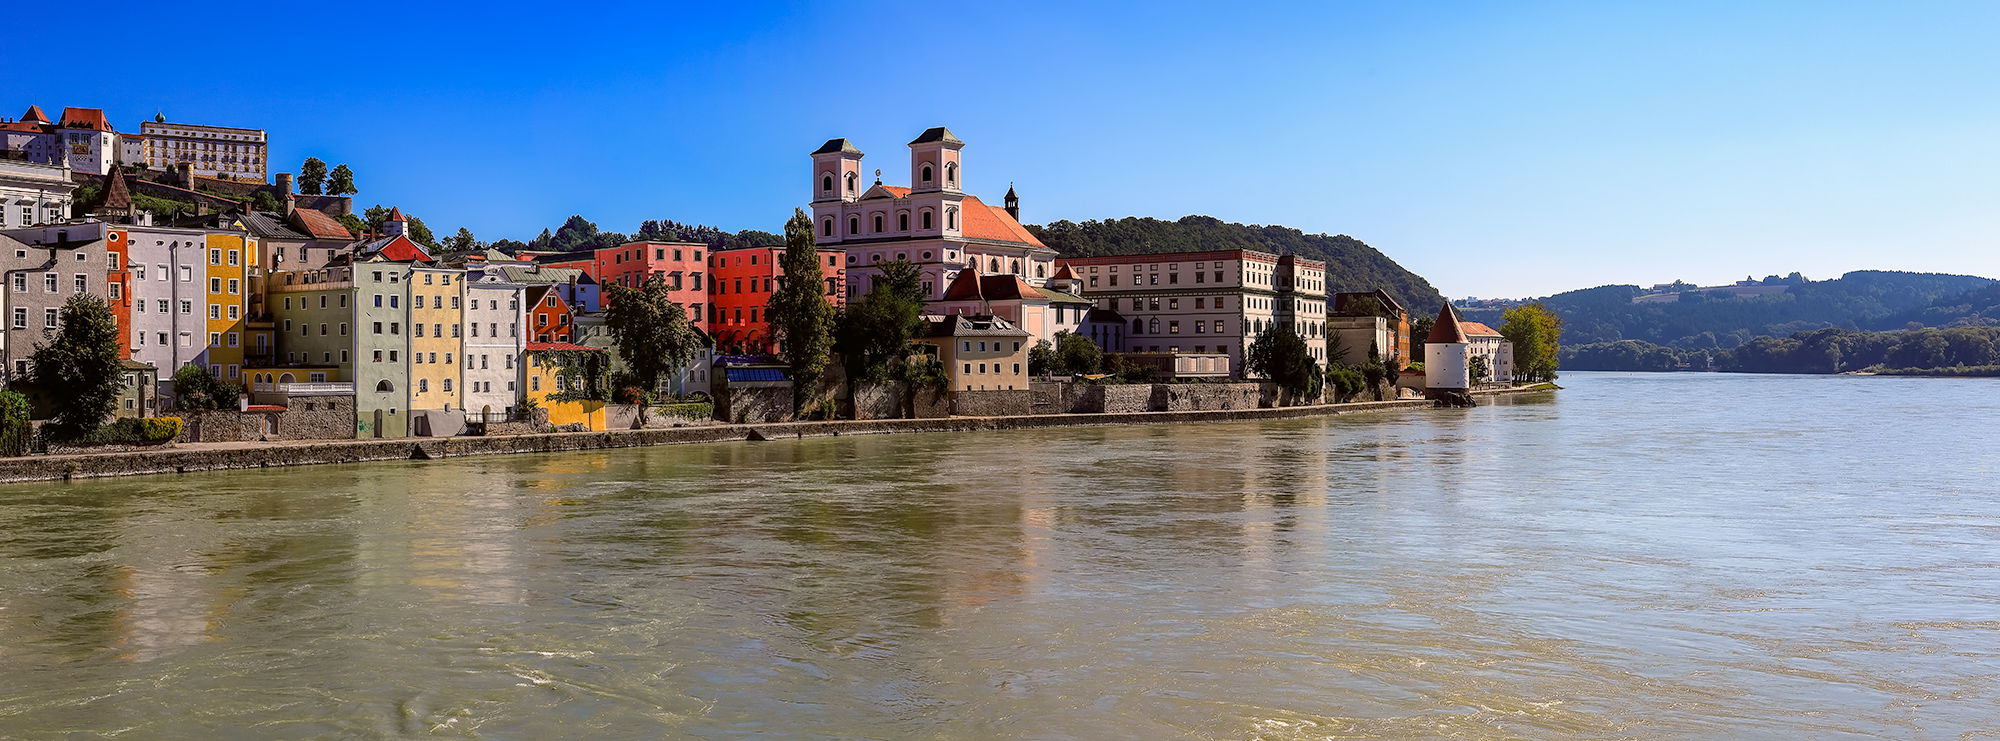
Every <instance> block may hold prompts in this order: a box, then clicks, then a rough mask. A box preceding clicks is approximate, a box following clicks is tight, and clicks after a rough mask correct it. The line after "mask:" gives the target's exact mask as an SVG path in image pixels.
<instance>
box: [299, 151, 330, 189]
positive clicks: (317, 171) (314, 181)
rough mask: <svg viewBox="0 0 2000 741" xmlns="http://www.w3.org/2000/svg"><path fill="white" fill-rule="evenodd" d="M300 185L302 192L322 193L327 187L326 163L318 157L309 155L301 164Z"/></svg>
mask: <svg viewBox="0 0 2000 741" xmlns="http://www.w3.org/2000/svg"><path fill="white" fill-rule="evenodd" d="M298 186H299V192H300V193H304V194H306V195H309V196H316V195H320V192H321V191H322V190H325V188H326V163H325V162H321V161H320V159H319V158H318V157H307V158H306V161H305V163H304V164H301V165H299V177H298Z"/></svg>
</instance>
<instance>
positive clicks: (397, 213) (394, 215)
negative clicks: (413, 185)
mask: <svg viewBox="0 0 2000 741" xmlns="http://www.w3.org/2000/svg"><path fill="white" fill-rule="evenodd" d="M389 220H390V221H408V219H405V218H403V209H400V208H397V207H395V206H390V207H389Z"/></svg>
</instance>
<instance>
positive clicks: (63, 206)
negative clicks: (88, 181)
mask: <svg viewBox="0 0 2000 741" xmlns="http://www.w3.org/2000/svg"><path fill="white" fill-rule="evenodd" d="M69 173H70V169H69V166H68V165H45V164H41V163H37V162H27V161H22V160H0V228H19V227H25V226H34V225H36V224H53V223H55V222H58V221H61V220H63V219H67V218H69V216H70V206H71V205H72V202H73V198H72V195H73V194H74V193H75V192H76V183H75V182H74V181H72V180H70V176H69Z"/></svg>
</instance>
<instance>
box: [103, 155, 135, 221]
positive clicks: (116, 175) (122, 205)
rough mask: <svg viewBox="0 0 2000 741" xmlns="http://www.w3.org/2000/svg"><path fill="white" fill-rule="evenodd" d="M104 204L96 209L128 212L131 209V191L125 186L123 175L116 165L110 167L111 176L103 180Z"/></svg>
mask: <svg viewBox="0 0 2000 741" xmlns="http://www.w3.org/2000/svg"><path fill="white" fill-rule="evenodd" d="M104 179H105V180H106V182H105V184H104V203H102V204H99V205H98V208H104V209H117V210H120V211H129V210H131V208H132V191H130V190H127V189H126V186H125V173H123V172H120V171H119V169H118V166H117V165H112V166H111V174H110V175H108V176H106V177H105V178H104Z"/></svg>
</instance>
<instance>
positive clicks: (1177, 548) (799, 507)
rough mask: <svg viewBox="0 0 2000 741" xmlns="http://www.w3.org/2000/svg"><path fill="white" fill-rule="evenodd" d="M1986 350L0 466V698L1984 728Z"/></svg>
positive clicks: (576, 714) (1044, 721)
mask: <svg viewBox="0 0 2000 741" xmlns="http://www.w3.org/2000/svg"><path fill="white" fill-rule="evenodd" d="M1997 383H2000V381H1995V380H1992V379H1967V380H1955V379H1905V378H1852V377H1802V376H1743V375H1713V374H1622V373H1575V374H1570V375H1569V376H1566V377H1565V378H1564V380H1563V384H1564V385H1565V386H1566V387H1567V389H1566V390H1564V391H1562V392H1559V393H1558V394H1552V395H1551V394H1545V395H1540V396H1538V397H1535V398H1527V399H1520V400H1516V401H1515V402H1514V403H1503V404H1496V405H1491V406H1484V407H1480V408H1477V409H1471V410H1404V411H1393V412H1382V413H1366V414H1355V415H1347V416H1341V417H1336V418H1329V419H1311V420H1289V421H1272V422H1257V423H1231V424H1206V425H1178V426H1175V425H1162V426H1146V427H1120V428H1111V427H1106V428H1084V429H1059V430H1032V431H1012V432H985V433H970V434H934V435H888V436H871V437H842V438H826V439H811V440H790V441H773V442H758V443H747V442H746V443H727V444H713V445H693V446H678V447H661V448H651V449H631V450H618V451H608V452H591V453H581V454H558V455H537V456H512V457H491V458H469V459H455V460H447V461H439V462H428V463H418V462H411V463H378V464H364V465H350V466H319V467H307V468H297V469H290V470H267V471H243V472H228V473H208V474H191V475H181V476H163V477H142V478H131V479H123V480H96V481H85V482H79V483H74V484H43V485H20V486H11V487H0V497H4V500H5V501H4V505H0V667H5V669H6V671H5V673H4V675H0V736H6V737H10V738H11V737H28V738H35V737H64V738H79V737H97V736H108V735H114V734H115V735H123V736H124V737H128V738H162V737H167V738H180V737H189V738H322V737H329V736H332V737H377V738H391V737H403V736H420V735H423V736H444V737H483V738H559V737H592V736H594V737H630V738H740V737H749V736H772V735H775V736H785V737H793V738H852V737H871V738H1037V739H1062V738H1078V739H1110V738H1139V739H1161V738H1215V739H1239V738H1269V739H1294V738H1297V739H1305V738H1328V737H1340V738H1352V737H1360V738H1424V737H1446V736H1449V737H1472V738H1478V737H1518V738H1663V737H1673V738H1719V737H1735V738H1746V737H1747V738H1841V737H1857V738H1859V737H1869V738H1913V739H1914V738H1960V737H1961V736H1964V735H1978V734H1979V732H1981V731H1984V732H1988V733H1992V732H1996V731H2000V568H1996V561H2000V470H1996V468H2000V466H1996V461H2000V456H1996V452H1995V451H1996V447H2000V446H1996V443H2000V438H1996V434H1995V432H1994V425H1993V423H1994V421H1995V420H1996V419H2000V393H1995V390H1996V389H2000V386H1996V384H1997ZM72 734H74V735H72Z"/></svg>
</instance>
